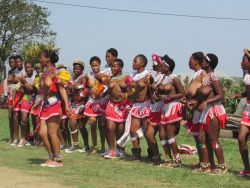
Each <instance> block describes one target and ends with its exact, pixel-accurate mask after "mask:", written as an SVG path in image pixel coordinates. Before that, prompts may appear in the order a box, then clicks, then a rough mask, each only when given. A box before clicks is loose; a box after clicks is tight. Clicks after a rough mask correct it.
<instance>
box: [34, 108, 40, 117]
mask: <svg viewBox="0 0 250 188" xmlns="http://www.w3.org/2000/svg"><path fill="white" fill-rule="evenodd" d="M39 114H40V108H37V110H35V111H34V116H39Z"/></svg>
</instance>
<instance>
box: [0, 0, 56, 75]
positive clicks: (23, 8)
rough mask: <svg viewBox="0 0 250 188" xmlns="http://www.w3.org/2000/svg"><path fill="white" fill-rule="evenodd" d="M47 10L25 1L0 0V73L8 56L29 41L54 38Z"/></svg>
mask: <svg viewBox="0 0 250 188" xmlns="http://www.w3.org/2000/svg"><path fill="white" fill-rule="evenodd" d="M49 16H50V12H49V11H48V10H47V8H44V7H41V6H38V5H36V4H34V3H32V2H29V1H27V0H0V73H2V70H3V67H4V64H5V61H6V60H7V58H8V56H10V54H12V53H15V52H16V51H17V50H18V49H19V48H20V46H21V45H22V44H23V43H25V42H28V41H31V40H39V39H45V38H47V37H49V36H55V35H56V33H54V32H53V31H52V30H51V29H50V23H49V22H48V20H47V18H48V17H49Z"/></svg>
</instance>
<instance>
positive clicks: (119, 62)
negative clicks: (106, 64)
mask: <svg viewBox="0 0 250 188" xmlns="http://www.w3.org/2000/svg"><path fill="white" fill-rule="evenodd" d="M113 62H117V63H118V65H119V66H120V67H122V68H123V66H124V63H123V61H122V60H121V59H115V60H114V61H113Z"/></svg>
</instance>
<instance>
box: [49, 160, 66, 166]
mask: <svg viewBox="0 0 250 188" xmlns="http://www.w3.org/2000/svg"><path fill="white" fill-rule="evenodd" d="M61 166H63V163H62V162H56V161H52V162H51V163H49V165H48V167H61Z"/></svg>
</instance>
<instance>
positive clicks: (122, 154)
mask: <svg viewBox="0 0 250 188" xmlns="http://www.w3.org/2000/svg"><path fill="white" fill-rule="evenodd" d="M125 157H126V154H125V150H120V158H121V159H124V158H125Z"/></svg>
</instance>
